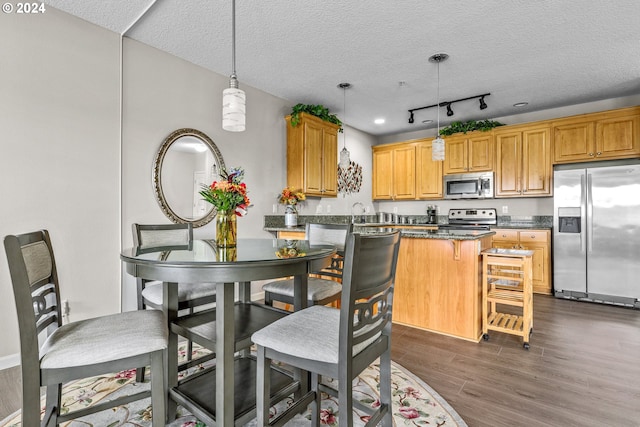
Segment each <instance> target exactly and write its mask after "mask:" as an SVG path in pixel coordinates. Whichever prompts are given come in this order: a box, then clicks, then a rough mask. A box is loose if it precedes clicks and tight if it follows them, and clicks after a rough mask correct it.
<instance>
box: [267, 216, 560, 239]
mask: <svg viewBox="0 0 640 427" xmlns="http://www.w3.org/2000/svg"><path fill="white" fill-rule="evenodd" d="M413 219H414V220H415V223H414V224H381V223H377V222H375V221H376V220H377V216H375V215H368V216H366V217H365V221H366V222H365V223H364V224H354V225H355V227H356V228H355V229H356V231H358V232H363V233H364V232H380V229H392V228H394V229H398V228H399V229H400V230H401V233H402V236H403V237H414V238H424V239H460V240H472V239H477V238H479V237H483V236H482V235H480V234H475V235H473V234H469V233H485V234H486V235H492V234H495V231H488V232H487V231H478V230H473V231H472V230H465V231H461V230H437V231H436V230H426V229H425V227H434V226H437V225H446V224H447V216H446V215H440V216H439V217H438V224H426V223H423V222H426V217H422V216H415V218H413ZM350 221H351V216H350V215H334V216H329V215H309V216H299V217H298V225H297V226H296V227H285V226H284V216H283V215H267V216H265V218H264V227H263V229H264V230H265V231H270V232H278V231H295V232H301V233H304V232H305V223H307V222H317V223H325V224H345V223H348V222H350ZM552 226H553V217H552V216H525V217H518V216H504V215H503V216H498V224H497V225H495V226H492V227H491V229H492V230H493V229H501V228H507V229H520V230H523V229H524V230H550V229H551V228H552Z"/></svg>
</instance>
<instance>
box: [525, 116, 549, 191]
mask: <svg viewBox="0 0 640 427" xmlns="http://www.w3.org/2000/svg"><path fill="white" fill-rule="evenodd" d="M552 171H553V169H552V166H551V131H550V130H549V128H548V127H544V128H539V129H530V130H525V131H523V132H522V195H523V196H549V195H551V192H552V190H551V175H552V173H553V172H552Z"/></svg>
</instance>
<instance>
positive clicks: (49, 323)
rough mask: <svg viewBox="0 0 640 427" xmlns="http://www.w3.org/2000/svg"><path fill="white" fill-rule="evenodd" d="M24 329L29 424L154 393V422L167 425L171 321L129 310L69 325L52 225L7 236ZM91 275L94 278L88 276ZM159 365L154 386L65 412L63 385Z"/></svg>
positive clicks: (70, 416)
mask: <svg viewBox="0 0 640 427" xmlns="http://www.w3.org/2000/svg"><path fill="white" fill-rule="evenodd" d="M4 247H5V250H6V254H7V261H8V263H9V271H10V274H11V281H12V284H13V293H14V297H15V303H16V311H17V313H18V327H19V329H20V362H21V371H22V425H23V426H29V427H33V426H38V425H41V421H40V410H41V403H40V387H46V406H45V414H44V419H43V420H42V425H46V426H57V425H58V424H59V423H62V422H65V421H68V420H71V419H75V418H78V417H82V416H85V415H88V414H91V413H95V412H99V411H102V410H105V409H107V408H113V407H116V406H120V405H123V404H125V403H128V402H131V401H134V400H138V399H142V398H146V397H149V395H151V402H152V408H153V425H154V426H155V425H158V426H159V425H164V424H165V412H166V408H165V406H166V393H165V390H164V383H165V375H164V357H165V352H166V349H167V326H166V322H165V320H164V317H163V315H162V313H161V312H159V311H129V312H125V313H118V314H113V315H109V316H102V317H96V318H92V319H86V320H81V321H77V322H72V323H68V324H64V325H63V322H62V313H61V305H60V289H59V283H58V273H57V268H56V262H55V258H54V255H53V249H52V246H51V239H50V237H49V233H48V232H47V231H46V230H41V231H36V232H32V233H27V234H21V235H9V236H6V237H5V239H4ZM87 280H90V279H89V278H87ZM145 365H151V391H150V392H149V391H144V392H141V393H136V394H134V395H129V396H123V397H120V398H116V399H111V400H108V401H105V402H100V403H97V404H95V405H91V406H89V407H87V408H84V409H81V410H78V411H74V412H68V413H63V411H62V410H61V393H62V385H63V383H66V382H69V381H71V380H76V379H80V378H88V377H92V376H96V375H103V374H107V373H112V372H120V371H122V370H125V369H132V368H134V367H136V366H145Z"/></svg>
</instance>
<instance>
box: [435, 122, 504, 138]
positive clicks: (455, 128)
mask: <svg viewBox="0 0 640 427" xmlns="http://www.w3.org/2000/svg"><path fill="white" fill-rule="evenodd" d="M498 126H504V123H500V122H496V121H495V120H469V121H467V122H453V123H451V125H449V126H447V127H445V128H442V129H440V135H445V136H447V135H453V134H454V133H460V132H462V133H467V132H473V131H476V130H479V131H482V132H487V131H490V130H491V129H493V128H495V127H498Z"/></svg>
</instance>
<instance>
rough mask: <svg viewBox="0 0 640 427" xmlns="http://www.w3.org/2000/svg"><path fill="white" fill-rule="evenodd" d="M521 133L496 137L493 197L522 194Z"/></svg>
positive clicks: (516, 132) (515, 132) (510, 133)
mask: <svg viewBox="0 0 640 427" xmlns="http://www.w3.org/2000/svg"><path fill="white" fill-rule="evenodd" d="M521 164H522V133H521V132H519V131H514V132H509V133H503V134H499V135H496V175H495V182H494V184H495V189H494V192H495V196H496V197H504V196H511V197H513V196H519V195H520V194H522V191H521V189H522V187H521V173H522V167H521Z"/></svg>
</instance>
